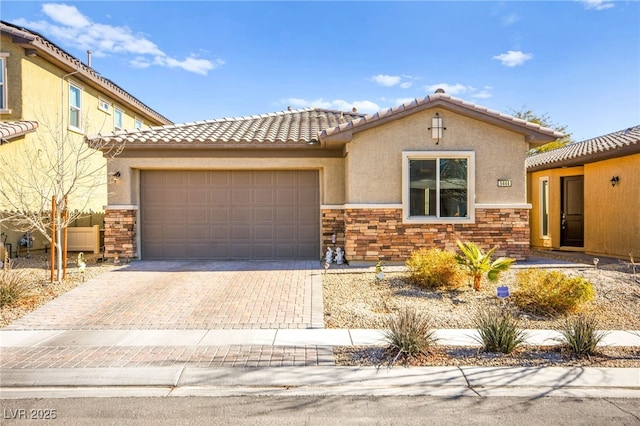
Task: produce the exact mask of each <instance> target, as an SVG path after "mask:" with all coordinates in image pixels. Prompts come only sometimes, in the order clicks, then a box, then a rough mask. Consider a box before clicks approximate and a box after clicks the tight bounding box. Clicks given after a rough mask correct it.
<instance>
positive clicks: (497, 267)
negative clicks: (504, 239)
mask: <svg viewBox="0 0 640 426" xmlns="http://www.w3.org/2000/svg"><path fill="white" fill-rule="evenodd" d="M456 244H457V245H458V248H459V249H460V251H461V252H462V255H456V257H455V259H456V261H457V262H458V263H459V264H460V265H462V267H463V268H464V269H466V271H467V274H468V275H469V276H470V277H472V278H473V289H474V290H476V291H479V290H480V289H481V288H482V278H483V277H484V276H485V275H486V276H487V278H488V279H489V281H497V280H498V276H499V275H500V273H501V272H504V271H506V270H508V269H509V268H510V267H511V265H512V264H513V262H515V261H516V260H515V259H512V258H510V257H499V258H497V259H495V260H491V256H492V255H493V252H495V251H496V248H497V247H492V248H491V249H490V250H489V251H487V252H486V253H485V252H484V251H483V250H482V249H481V248H480V247H478V246H477V245H476V244H475V243H473V242H471V241H470V242H467V243H462V242H461V241H459V240H458V241H456Z"/></svg>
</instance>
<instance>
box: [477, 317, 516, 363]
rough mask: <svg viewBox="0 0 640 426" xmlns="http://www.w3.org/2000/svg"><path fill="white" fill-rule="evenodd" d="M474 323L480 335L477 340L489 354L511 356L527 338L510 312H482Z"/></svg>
mask: <svg viewBox="0 0 640 426" xmlns="http://www.w3.org/2000/svg"><path fill="white" fill-rule="evenodd" d="M474 322H475V325H476V327H477V329H478V334H479V335H480V336H479V337H477V338H476V340H477V341H478V343H480V344H481V345H482V347H483V349H484V350H485V351H487V352H502V353H504V354H510V353H511V352H513V350H514V349H515V348H516V347H518V346H519V345H520V344H522V343H523V342H524V340H525V338H526V334H525V332H524V331H523V330H522V329H520V328H519V326H518V320H517V318H516V317H514V316H513V315H512V314H511V313H510V312H509V311H505V310H501V309H497V308H493V309H488V310H484V311H480V312H478V314H477V315H476V317H475V318H474Z"/></svg>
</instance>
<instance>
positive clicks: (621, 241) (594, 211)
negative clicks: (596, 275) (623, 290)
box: [584, 154, 640, 259]
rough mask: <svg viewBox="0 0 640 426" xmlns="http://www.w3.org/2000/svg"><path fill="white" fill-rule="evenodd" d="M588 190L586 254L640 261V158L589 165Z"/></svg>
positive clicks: (587, 169)
mask: <svg viewBox="0 0 640 426" xmlns="http://www.w3.org/2000/svg"><path fill="white" fill-rule="evenodd" d="M612 176H618V177H619V178H620V181H619V182H618V183H617V184H616V186H614V187H612V186H611V183H610V180H611V177H612ZM584 187H585V194H584V203H585V226H584V237H585V247H584V249H585V251H586V252H588V253H595V254H610V255H614V256H618V257H622V258H626V259H628V256H629V253H633V254H634V256H635V258H636V259H638V258H640V154H635V155H630V156H627V157H622V158H616V159H611V160H606V161H600V162H597V163H592V164H585V166H584Z"/></svg>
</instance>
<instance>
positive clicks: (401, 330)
mask: <svg viewBox="0 0 640 426" xmlns="http://www.w3.org/2000/svg"><path fill="white" fill-rule="evenodd" d="M386 326H387V329H386V330H385V332H384V337H385V339H386V340H387V341H388V342H389V344H390V345H391V347H392V348H394V349H395V350H397V354H396V357H395V358H394V360H393V361H392V363H393V362H395V361H396V360H397V359H398V358H399V357H401V356H409V357H414V356H417V355H419V354H426V353H427V351H428V350H429V348H430V347H431V345H433V344H434V343H435V342H436V337H435V330H434V329H433V327H432V321H431V318H430V317H429V316H428V315H426V314H424V313H421V312H419V311H417V310H415V309H413V308H409V307H406V308H403V309H401V310H400V311H399V312H398V314H396V315H393V316H392V317H391V318H390V319H389V320H388V321H387V324H386Z"/></svg>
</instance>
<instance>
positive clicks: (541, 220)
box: [539, 176, 551, 240]
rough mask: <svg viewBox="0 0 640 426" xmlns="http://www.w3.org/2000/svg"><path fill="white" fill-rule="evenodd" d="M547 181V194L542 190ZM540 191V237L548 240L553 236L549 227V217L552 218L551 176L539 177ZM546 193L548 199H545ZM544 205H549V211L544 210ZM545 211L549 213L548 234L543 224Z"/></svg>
mask: <svg viewBox="0 0 640 426" xmlns="http://www.w3.org/2000/svg"><path fill="white" fill-rule="evenodd" d="M545 182H546V184H547V192H546V194H545V193H544V191H543V190H542V188H543V186H544V183H545ZM539 191H540V194H539V197H540V200H539V206H540V208H539V214H540V238H541V239H543V240H548V239H550V238H551V232H550V229H549V228H550V226H549V225H550V223H549V219H550V217H549V176H542V177H541V178H540V179H539ZM545 195H546V200H543V196H545ZM544 206H546V207H547V211H546V212H545V211H544V210H543V207H544ZM545 213H546V215H547V234H546V235H545V233H544V226H543V223H544V215H545Z"/></svg>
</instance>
